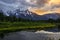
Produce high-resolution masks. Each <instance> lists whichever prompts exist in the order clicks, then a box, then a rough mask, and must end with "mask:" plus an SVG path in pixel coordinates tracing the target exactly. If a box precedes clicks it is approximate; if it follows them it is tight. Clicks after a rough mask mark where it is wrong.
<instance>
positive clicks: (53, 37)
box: [0, 29, 60, 40]
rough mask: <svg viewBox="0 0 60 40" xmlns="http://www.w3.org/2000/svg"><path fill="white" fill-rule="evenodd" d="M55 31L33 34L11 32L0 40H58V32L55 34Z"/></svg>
mask: <svg viewBox="0 0 60 40" xmlns="http://www.w3.org/2000/svg"><path fill="white" fill-rule="evenodd" d="M55 30H56V29H55ZM55 30H54V31H50V30H49V31H47V30H46V31H45V30H37V31H35V32H32V31H19V32H12V33H8V34H7V35H5V36H4V38H3V39H2V38H0V40H59V39H60V32H57V31H55Z"/></svg>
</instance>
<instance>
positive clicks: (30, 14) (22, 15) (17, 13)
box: [5, 9, 60, 20]
mask: <svg viewBox="0 0 60 40" xmlns="http://www.w3.org/2000/svg"><path fill="white" fill-rule="evenodd" d="M5 15H6V14H5ZM7 15H9V16H13V15H15V16H16V17H20V18H23V19H30V20H48V19H49V18H51V19H54V20H56V19H57V18H59V17H60V14H59V13H50V14H45V15H37V14H35V13H33V12H30V11H29V10H20V9H17V10H14V11H8V12H7Z"/></svg>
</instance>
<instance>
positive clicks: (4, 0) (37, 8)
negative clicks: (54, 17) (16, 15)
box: [0, 0, 60, 15]
mask: <svg viewBox="0 0 60 40" xmlns="http://www.w3.org/2000/svg"><path fill="white" fill-rule="evenodd" d="M18 8H21V9H22V10H25V9H29V11H32V12H35V13H36V14H38V15H44V14H48V13H60V0H10V1H9V0H0V9H3V11H4V12H6V11H8V10H15V9H18Z"/></svg>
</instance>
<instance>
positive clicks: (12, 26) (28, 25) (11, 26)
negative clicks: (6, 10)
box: [0, 22, 56, 31]
mask: <svg viewBox="0 0 60 40" xmlns="http://www.w3.org/2000/svg"><path fill="white" fill-rule="evenodd" d="M55 26H56V24H55V23H45V22H0V31H5V30H9V31H12V30H13V31H14V30H19V29H21V30H23V29H34V28H45V27H46V28H47V27H48V28H49V27H55Z"/></svg>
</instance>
